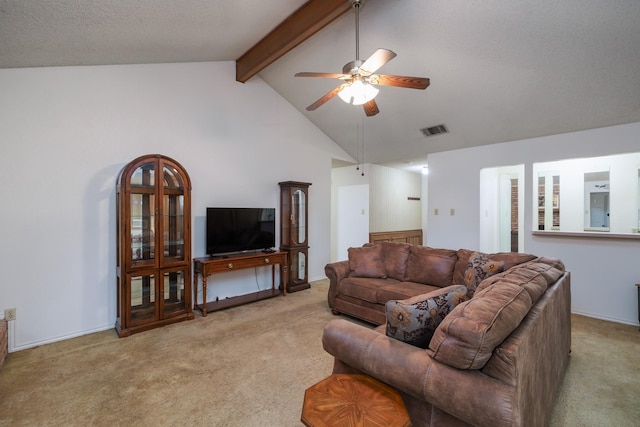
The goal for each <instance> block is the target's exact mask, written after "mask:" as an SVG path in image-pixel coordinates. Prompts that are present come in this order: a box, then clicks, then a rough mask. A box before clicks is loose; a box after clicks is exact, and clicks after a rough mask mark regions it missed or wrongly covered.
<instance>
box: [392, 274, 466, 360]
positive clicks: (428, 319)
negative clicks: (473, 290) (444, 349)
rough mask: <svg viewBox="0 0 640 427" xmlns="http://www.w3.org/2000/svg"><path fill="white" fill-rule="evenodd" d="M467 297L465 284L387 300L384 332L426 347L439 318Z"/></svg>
mask: <svg viewBox="0 0 640 427" xmlns="http://www.w3.org/2000/svg"><path fill="white" fill-rule="evenodd" d="M466 300H467V288H466V287H465V286H462V285H455V286H447V287H446V288H442V289H438V290H437V291H433V292H429V293H427V294H423V295H416V296H415V297H411V298H408V299H405V300H400V301H394V300H391V301H387V303H386V305H385V309H386V314H387V332H386V333H387V336H389V337H391V338H395V339H397V340H400V341H404V342H406V343H408V344H411V345H415V346H416V347H420V348H427V347H428V346H429V341H431V337H432V336H433V333H434V332H435V330H436V328H437V327H438V325H439V324H440V322H442V320H443V319H444V318H445V316H446V315H447V314H449V313H450V312H451V311H452V310H453V309H454V308H455V307H456V306H457V305H458V304H460V303H461V302H463V301H466Z"/></svg>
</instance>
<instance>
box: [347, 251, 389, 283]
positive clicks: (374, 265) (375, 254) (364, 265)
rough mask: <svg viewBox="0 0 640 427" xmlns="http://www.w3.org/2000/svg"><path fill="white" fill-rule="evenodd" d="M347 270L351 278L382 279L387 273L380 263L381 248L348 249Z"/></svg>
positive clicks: (381, 262)
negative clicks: (349, 271)
mask: <svg viewBox="0 0 640 427" xmlns="http://www.w3.org/2000/svg"><path fill="white" fill-rule="evenodd" d="M348 252H349V269H350V270H351V273H350V274H349V275H350V276H351V277H373V278H381V279H384V278H386V277H387V273H386V272H385V270H384V262H383V261H382V246H380V245H374V246H365V247H362V248H349V249H348Z"/></svg>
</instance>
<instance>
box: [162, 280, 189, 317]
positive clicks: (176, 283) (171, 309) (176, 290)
mask: <svg viewBox="0 0 640 427" xmlns="http://www.w3.org/2000/svg"><path fill="white" fill-rule="evenodd" d="M185 275H186V272H185V271H172V272H165V273H164V274H163V277H162V292H163V309H162V312H163V313H164V317H168V316H170V315H172V314H174V313H180V312H182V311H183V310H184V305H185V292H184V288H185V286H184V281H185Z"/></svg>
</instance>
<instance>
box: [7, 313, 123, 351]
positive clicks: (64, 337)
mask: <svg viewBox="0 0 640 427" xmlns="http://www.w3.org/2000/svg"><path fill="white" fill-rule="evenodd" d="M14 323H16V321H15V320H13V321H11V322H8V325H7V326H8V328H7V329H8V332H9V340H8V344H9V353H13V352H16V351H21V350H26V349H28V348H33V347H39V346H41V345H45V344H51V343H54V342H58V341H64V340H68V339H71V338H77V337H81V336H83V335H89V334H93V333H95V332H102V331H106V330H109V329H113V328H114V326H113V325H107V326H101V327H99V328H94V329H90V330H87V331H82V332H77V333H73V334H69V335H61V336H58V337H55V338H49V339H46V340H42V341H33V342H30V343H25V344H21V345H19V346H16V345H15V335H16V334H15V325H14Z"/></svg>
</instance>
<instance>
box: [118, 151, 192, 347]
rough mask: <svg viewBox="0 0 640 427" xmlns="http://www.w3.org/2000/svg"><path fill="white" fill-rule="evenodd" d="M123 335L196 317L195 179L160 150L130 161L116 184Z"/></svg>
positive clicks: (120, 316)
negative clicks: (193, 267)
mask: <svg viewBox="0 0 640 427" xmlns="http://www.w3.org/2000/svg"><path fill="white" fill-rule="evenodd" d="M116 207H117V232H118V236H117V239H118V240H117V250H118V254H117V258H118V261H117V262H118V265H117V278H118V284H117V287H118V295H117V300H118V313H117V319H116V325H115V327H116V330H117V331H118V335H119V336H120V337H126V336H129V335H131V334H134V333H136V332H142V331H146V330H148V329H153V328H157V327H159V326H164V325H168V324H170V323H175V322H180V321H182V320H187V319H193V312H192V306H191V277H192V276H191V181H190V179H189V175H188V174H187V172H186V171H185V170H184V168H183V167H182V166H181V165H180V164H179V163H178V162H176V161H175V160H173V159H170V158H168V157H166V156H162V155H159V154H152V155H146V156H142V157H138V158H137V159H135V160H133V161H132V162H131V163H129V164H128V165H126V166H125V167H124V169H122V172H121V173H120V177H119V179H118V183H117V187H116Z"/></svg>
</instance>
